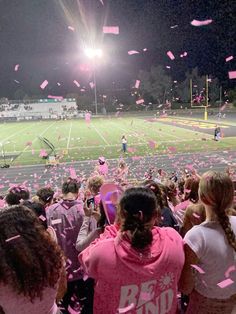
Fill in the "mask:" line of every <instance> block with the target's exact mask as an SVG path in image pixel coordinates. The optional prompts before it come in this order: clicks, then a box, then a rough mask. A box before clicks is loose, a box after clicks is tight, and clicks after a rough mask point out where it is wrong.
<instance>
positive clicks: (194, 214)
mask: <svg viewBox="0 0 236 314" xmlns="http://www.w3.org/2000/svg"><path fill="white" fill-rule="evenodd" d="M193 217H195V218H197V219H199V218H201V216H200V215H198V214H196V213H193Z"/></svg>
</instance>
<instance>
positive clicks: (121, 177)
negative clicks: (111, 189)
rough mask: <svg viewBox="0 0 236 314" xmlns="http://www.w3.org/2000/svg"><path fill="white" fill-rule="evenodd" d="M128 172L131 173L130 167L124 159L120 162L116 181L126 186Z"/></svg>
mask: <svg viewBox="0 0 236 314" xmlns="http://www.w3.org/2000/svg"><path fill="white" fill-rule="evenodd" d="M128 172H129V167H128V166H127V164H126V162H125V161H124V160H123V159H121V160H119V163H118V168H117V170H116V174H115V180H116V181H117V182H118V183H119V184H122V183H124V184H125V183H126V180H127V176H128Z"/></svg>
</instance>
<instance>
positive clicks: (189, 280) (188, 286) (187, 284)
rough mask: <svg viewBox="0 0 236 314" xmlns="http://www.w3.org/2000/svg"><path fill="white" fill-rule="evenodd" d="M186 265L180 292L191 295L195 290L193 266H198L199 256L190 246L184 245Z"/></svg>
mask: <svg viewBox="0 0 236 314" xmlns="http://www.w3.org/2000/svg"><path fill="white" fill-rule="evenodd" d="M184 253H185V263H184V268H183V270H182V274H181V277H180V281H179V290H180V291H181V292H182V293H184V294H186V295H189V294H190V293H191V292H192V290H193V289H194V270H193V268H192V267H191V265H196V264H198V262H199V260H198V257H197V255H196V254H195V253H194V252H193V251H192V249H191V248H190V247H189V246H188V244H185V245H184Z"/></svg>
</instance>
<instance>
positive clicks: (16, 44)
mask: <svg viewBox="0 0 236 314" xmlns="http://www.w3.org/2000/svg"><path fill="white" fill-rule="evenodd" d="M102 2H103V3H104V5H102ZM194 19H196V20H205V19H212V20H213V22H212V23H211V24H210V25H208V26H203V27H194V26H192V25H191V24H190V22H191V21H192V20H194ZM103 25H107V26H119V28H120V34H119V35H110V34H103V32H102V26H103ZM174 25H178V26H177V27H175V28H171V26H172V27H173V26H174ZM68 26H71V27H73V28H74V29H75V31H71V30H70V29H68ZM89 43H96V45H97V46H99V47H102V49H103V50H104V52H105V56H104V59H103V60H102V61H100V62H99V64H98V65H97V66H96V72H97V76H98V82H99V83H98V86H99V88H100V90H103V91H104V92H106V91H107V90H109V89H110V90H111V89H112V88H113V89H122V88H124V89H129V88H130V86H131V84H132V82H133V81H134V80H135V79H137V76H138V72H139V70H140V69H145V70H149V69H150V67H151V65H163V67H166V66H168V65H170V66H171V69H170V70H168V69H167V70H166V71H167V73H169V74H170V75H171V76H172V78H173V80H183V79H184V73H185V72H186V71H187V70H188V69H189V70H191V68H194V67H196V66H198V68H199V70H200V73H201V74H210V75H212V76H217V77H218V78H219V80H220V82H221V84H223V86H224V87H225V88H232V87H234V86H235V82H236V80H229V79H228V71H230V70H231V71H233V70H236V61H235V60H236V1H233V0H232V1H230V0H227V1H226V0H221V1H219V0H217V1H212V0H210V1H208V0H200V1H199V0H198V1H189V0H182V1H181V0H175V1H174V0H172V1H170V0H163V1H159V0H146V1H145V0H103V1H99V0H81V1H79V0H0V97H8V98H9V99H14V98H16V95H20V94H21V93H23V94H24V93H27V94H28V95H30V96H32V95H36V96H37V95H42V94H43V95H45V96H47V95H49V94H52V95H59V96H65V95H66V94H68V93H72V92H80V90H79V89H78V87H76V86H75V84H74V83H73V80H77V81H78V82H80V83H81V84H82V86H85V87H86V88H88V83H89V82H90V81H91V80H92V76H91V75H92V71H91V68H92V65H91V63H90V61H89V60H88V59H86V58H85V56H84V53H83V47H84V46H85V45H88V44H89ZM144 48H147V51H145V52H144V51H142V50H143V49H144ZM129 50H138V51H140V54H138V55H133V56H129V55H128V51H129ZM168 50H171V51H172V52H173V53H174V55H175V56H176V59H175V60H174V61H171V60H170V59H169V58H168V57H167V55H166V52H167V51H168ZM184 51H186V52H187V53H188V56H187V57H186V58H180V57H179V55H180V54H181V53H183V52H184ZM230 55H233V56H234V60H232V61H230V62H227V63H226V62H225V58H226V57H228V56H230ZM16 64H19V70H18V71H14V67H15V65H16ZM86 69H87V70H86ZM44 80H48V81H49V84H48V86H47V88H45V90H43V91H42V90H41V89H40V87H39V86H40V84H41V83H42V82H43V81H44ZM58 82H60V84H61V85H60V86H58V85H57V83H58ZM17 90H18V92H19V90H20V92H19V93H18V94H17V93H16V91H17Z"/></svg>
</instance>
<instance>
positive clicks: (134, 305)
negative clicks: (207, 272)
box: [79, 187, 184, 314]
mask: <svg viewBox="0 0 236 314" xmlns="http://www.w3.org/2000/svg"><path fill="white" fill-rule="evenodd" d="M118 215H119V220H120V228H121V230H120V232H118V234H117V236H115V238H110V239H105V240H100V241H97V242H96V244H92V245H90V246H89V247H88V248H87V249H85V250H84V251H83V252H82V253H81V254H80V255H79V260H80V262H81V263H82V267H83V268H84V270H85V272H86V273H87V274H88V275H89V276H90V277H92V278H94V279H95V281H96V286H95V297H94V313H107V314H114V313H117V311H118V309H119V312H121V311H123V312H125V311H126V312H128V311H129V312H130V313H131V311H132V312H134V309H139V312H140V313H141V312H142V311H143V310H145V312H146V313H147V312H148V311H152V312H153V311H154V312H157V311H159V309H160V308H161V309H165V311H166V313H167V312H168V313H175V312H176V309H177V299H176V297H175V296H176V295H177V284H178V280H179V277H180V273H181V270H182V266H183V263H184V253H183V244H182V239H181V237H180V236H179V235H178V233H177V232H176V231H175V230H173V229H171V228H159V227H154V224H155V223H156V219H157V217H158V205H157V201H156V197H155V195H154V193H153V192H152V191H151V190H150V189H149V188H144V187H139V188H130V189H127V190H126V191H125V192H124V194H123V197H122V198H121V200H120V209H119V213H118ZM114 287H115V289H114Z"/></svg>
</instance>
